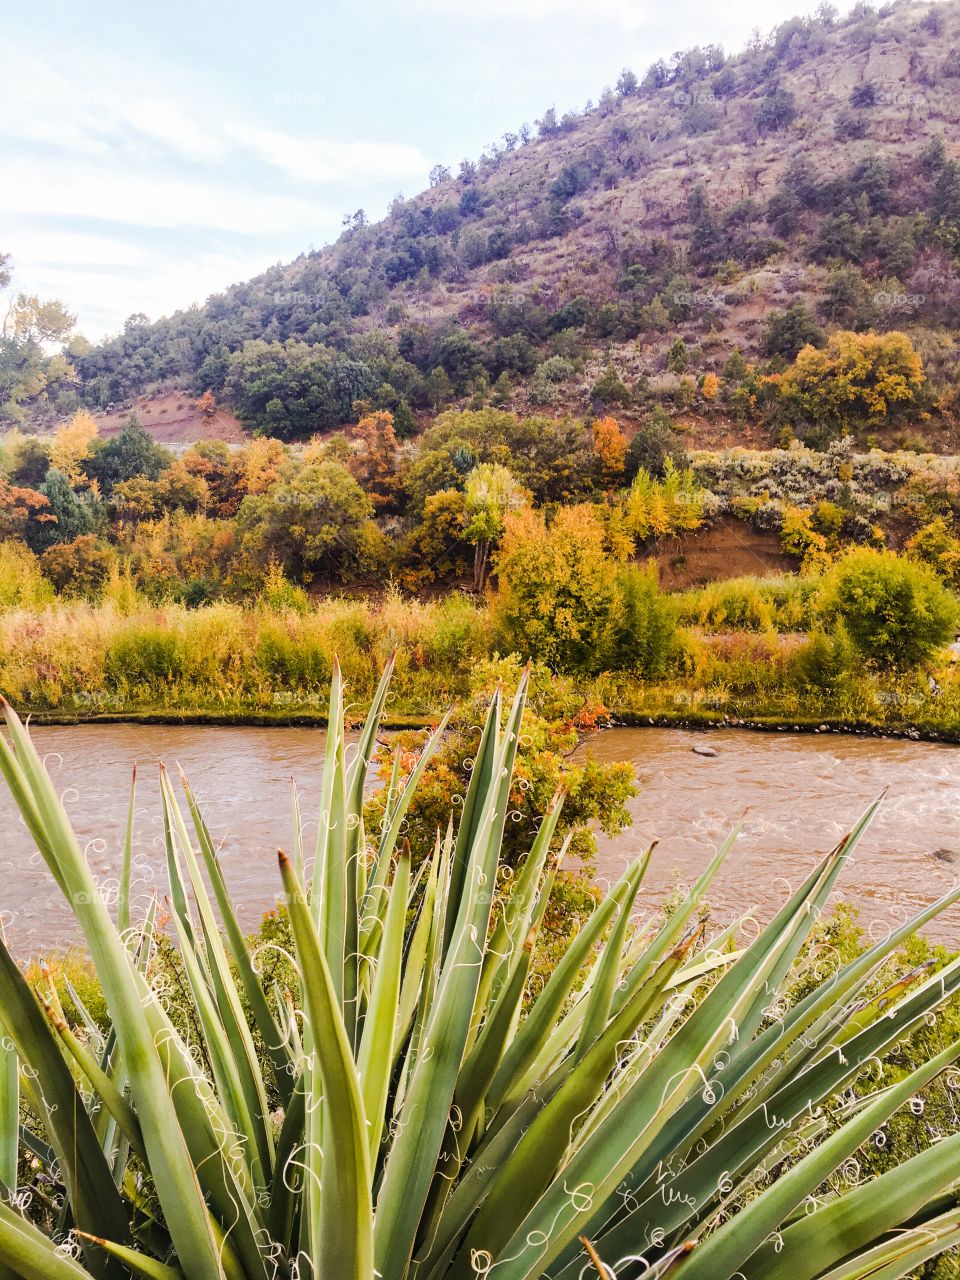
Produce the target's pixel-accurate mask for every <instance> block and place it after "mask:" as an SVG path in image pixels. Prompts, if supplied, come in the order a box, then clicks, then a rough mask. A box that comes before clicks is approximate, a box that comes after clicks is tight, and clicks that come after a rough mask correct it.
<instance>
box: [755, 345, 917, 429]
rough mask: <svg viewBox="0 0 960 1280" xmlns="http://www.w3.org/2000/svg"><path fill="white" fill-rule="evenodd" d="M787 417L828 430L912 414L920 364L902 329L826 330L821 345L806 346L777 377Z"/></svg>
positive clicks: (910, 415)
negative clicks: (883, 331) (823, 345)
mask: <svg viewBox="0 0 960 1280" xmlns="http://www.w3.org/2000/svg"><path fill="white" fill-rule="evenodd" d="M779 382H780V394H781V397H782V405H783V408H784V409H785V411H786V413H787V415H788V417H790V418H791V419H792V420H794V421H796V422H798V423H803V422H806V423H811V424H813V425H814V426H815V427H819V428H821V430H826V431H828V432H829V433H830V434H836V433H837V432H839V431H843V430H846V429H847V428H848V427H851V426H853V427H856V426H870V425H874V424H879V423H881V422H883V421H885V420H887V419H889V418H891V417H898V418H901V419H905V418H916V417H917V416H919V414H920V413H921V412H922V409H923V387H924V377H923V363H922V361H921V359H920V356H919V355H918V354H917V352H916V350H915V349H914V346H913V343H912V342H911V341H910V339H909V338H908V337H907V335H906V334H905V333H900V332H898V331H896V330H893V331H891V332H890V333H879V334H877V333H851V332H849V331H847V330H843V329H842V330H839V331H838V332H837V333H834V334H831V336H830V340H829V342H828V343H827V345H826V347H824V348H822V349H818V348H817V347H812V346H806V347H803V349H802V350H801V351H800V352H799V354H798V355H797V358H796V359H795V360H794V362H793V364H792V365H791V366H790V368H789V369H787V370H786V372H785V373H784V374H783V375H782V376H781V378H780V380H779Z"/></svg>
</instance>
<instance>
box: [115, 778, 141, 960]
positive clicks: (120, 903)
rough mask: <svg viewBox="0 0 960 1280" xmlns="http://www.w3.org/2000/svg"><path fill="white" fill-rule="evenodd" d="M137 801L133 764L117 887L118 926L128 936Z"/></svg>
mask: <svg viewBox="0 0 960 1280" xmlns="http://www.w3.org/2000/svg"><path fill="white" fill-rule="evenodd" d="M136 803H137V766H136V765H134V766H133V772H132V776H131V778H130V801H129V803H128V805H127V825H126V827H125V829H124V833H123V853H122V856H121V860H120V883H119V886H118V889H117V928H118V929H119V930H120V932H121V933H122V934H123V935H124V936H126V935H127V933H128V932H129V930H130V880H131V876H132V875H133V820H134V816H135V812H136Z"/></svg>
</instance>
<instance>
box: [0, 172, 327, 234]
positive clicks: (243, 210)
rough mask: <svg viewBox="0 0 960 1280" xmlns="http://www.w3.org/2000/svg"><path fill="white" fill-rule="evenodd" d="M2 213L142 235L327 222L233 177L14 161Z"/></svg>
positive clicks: (0, 202) (298, 201)
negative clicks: (79, 221)
mask: <svg viewBox="0 0 960 1280" xmlns="http://www.w3.org/2000/svg"><path fill="white" fill-rule="evenodd" d="M4 178H5V181H4V189H3V192H2V193H0V209H4V210H6V211H7V212H8V213H18V214H42V215H44V216H49V215H51V214H54V215H59V216H65V215H69V216H70V217H73V218H97V219H102V220H104V221H108V222H117V223H123V224H125V225H126V226H129V225H131V224H134V225H137V226H142V227H170V228H177V227H182V228H190V227H194V228H212V229H215V230H219V231H225V232H241V233H247V234H261V233H264V232H270V231H276V230H278V229H279V228H286V227H289V226H301V225H302V226H307V225H310V224H311V223H315V222H316V220H317V218H318V217H321V218H322V217H323V216H324V213H325V212H332V210H331V211H326V210H324V209H323V208H322V207H321V208H319V209H318V207H317V204H316V203H315V202H313V201H307V200H305V199H303V198H301V197H299V196H291V195H284V194H282V193H281V192H279V191H274V190H271V189H270V188H269V187H266V188H257V187H253V186H249V185H241V184H240V183H239V182H237V181H236V180H234V179H232V178H230V177H226V176H225V177H224V178H222V179H221V180H219V181H218V180H217V179H216V178H215V177H211V176H209V175H206V176H203V177H199V178H194V177H189V176H182V175H180V174H177V173H176V172H169V171H168V172H166V173H161V172H152V171H151V170H150V169H149V168H147V167H143V168H140V169H138V170H136V171H135V170H134V169H133V168H132V167H128V168H127V169H126V171H124V170H118V169H115V168H113V167H112V166H110V165H107V164H100V163H97V162H96V161H86V160H85V161H81V162H76V161H66V162H64V161H63V160H58V161H57V163H55V164H51V163H47V162H45V161H43V160H42V159H40V158H39V157H30V158H20V157H17V158H14V159H13V160H12V161H11V162H8V163H7V164H6V165H5V173H4Z"/></svg>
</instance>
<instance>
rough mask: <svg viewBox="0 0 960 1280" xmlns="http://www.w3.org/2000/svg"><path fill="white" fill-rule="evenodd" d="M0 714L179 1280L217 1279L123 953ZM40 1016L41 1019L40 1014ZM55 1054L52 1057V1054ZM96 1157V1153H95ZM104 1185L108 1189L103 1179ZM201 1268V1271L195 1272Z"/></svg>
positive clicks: (13, 727) (192, 1176)
mask: <svg viewBox="0 0 960 1280" xmlns="http://www.w3.org/2000/svg"><path fill="white" fill-rule="evenodd" d="M3 712H4V716H5V718H6V721H7V727H8V729H9V731H10V735H11V740H12V742H13V744H14V750H15V753H16V764H17V766H18V768H19V771H20V772H21V773H22V776H23V778H25V779H26V782H27V785H28V787H29V791H30V794H31V796H32V800H33V804H34V806H35V809H36V812H37V814H38V815H39V817H40V819H41V821H42V829H43V831H44V833H45V839H46V847H47V850H48V853H49V856H50V857H51V858H52V860H53V862H54V864H55V865H56V866H57V868H58V869H59V874H60V880H61V883H62V886H63V888H64V889H65V891H66V893H67V897H68V900H69V901H70V902H71V904H72V905H73V908H74V911H75V913H76V915H77V918H78V920H79V921H80V924H81V926H82V928H83V931H84V936H85V938H86V943H87V947H88V949H89V951H90V955H91V959H92V960H93V963H94V966H95V968H96V970H97V974H98V976H99V978H100V980H101V982H102V984H103V988H104V994H105V996H106V1000H107V1004H108V1007H109V1009H110V1014H111V1017H112V1019H113V1023H114V1026H115V1027H116V1029H117V1037H118V1041H119V1044H120V1047H121V1051H122V1053H123V1057H124V1062H125V1064H126V1068H127V1071H128V1073H129V1078H130V1087H131V1092H132V1093H133V1095H134V1098H135V1103H136V1106H137V1109H138V1113H139V1115H140V1117H141V1127H142V1129H143V1132H144V1141H145V1143H146V1146H147V1151H148V1154H149V1158H150V1168H151V1173H152V1175H153V1179H154V1183H155V1185H156V1189H157V1195H158V1197H159V1199H160V1201H161V1203H162V1205H163V1207H164V1214H165V1216H166V1219H167V1224H168V1226H169V1228H170V1232H171V1235H172V1237H173V1239H174V1241H175V1243H176V1247H177V1253H178V1255H179V1256H180V1258H181V1259H184V1258H186V1259H190V1263H189V1267H190V1270H188V1272H187V1275H188V1277H189V1280H192V1276H193V1274H194V1272H195V1273H196V1274H197V1275H200V1274H201V1272H203V1275H204V1280H213V1277H217V1276H221V1275H222V1268H221V1266H220V1262H219V1258H218V1256H217V1251H216V1248H215V1245H214V1240H213V1235H212V1232H211V1229H210V1222H209V1217H208V1213H207V1209H206V1205H205V1204H204V1201H203V1196H202V1194H201V1192H200V1188H199V1185H198V1183H197V1178H196V1173H195V1171H194V1165H193V1163H192V1161H191V1159H190V1155H189V1152H188V1149H187V1145H186V1142H185V1140H184V1137H183V1133H182V1131H181V1129H180V1125H179V1122H178V1119H177V1113H176V1108H175V1106H174V1104H173V1099H172V1098H171V1095H170V1092H169V1086H168V1082H167V1077H166V1075H165V1073H164V1070H163V1067H162V1065H161V1063H160V1059H159V1056H158V1053H157V1047H156V1044H155V1041H154V1039H153V1037H152V1035H151V1034H150V1030H149V1027H148V1025H147V1019H146V1016H145V1010H144V1007H143V1004H142V993H141V991H140V989H139V987H138V984H137V982H136V980H135V979H136V977H138V976H139V975H137V974H136V971H135V970H133V969H132V968H131V964H130V958H129V954H128V952H127V950H126V948H125V946H124V945H123V943H122V941H121V940H120V937H119V935H118V934H117V933H116V931H115V929H114V926H113V923H112V921H111V920H110V917H109V914H108V913H107V909H106V906H105V904H104V902H103V900H102V898H101V896H100V894H99V892H98V890H97V887H96V884H95V883H94V880H93V877H92V875H91V874H90V870H89V868H88V867H87V864H86V861H85V860H84V857H83V854H82V853H81V851H80V849H79V847H78V845H77V842H76V839H75V838H74V835H73V832H72V830H71V828H70V824H69V822H68V820H67V817H66V815H65V813H64V812H63V808H62V805H61V804H60V801H59V798H58V796H57V794H56V791H55V790H54V788H53V784H52V783H51V781H50V779H49V777H48V776H47V774H46V771H45V770H44V768H43V765H42V763H41V761H40V758H39V756H38V755H37V753H36V751H35V749H34V747H33V744H32V743H31V742H30V739H29V736H28V735H27V733H26V730H25V729H24V728H23V726H22V725H21V723H20V721H19V719H18V718H17V716H16V714H15V713H14V712H13V710H12V709H11V708H10V707H9V706H8V705H7V704H6V703H4V704H3ZM10 754H11V753H10V752H9V749H7V748H6V744H5V743H4V748H3V749H0V768H2V770H3V772H4V775H5V776H6V777H7V778H8V781H9V780H10V777H11V775H12V774H13V773H15V771H14V770H12V769H11V768H10ZM41 1017H42V1015H41ZM57 1053H58V1055H59V1050H57ZM101 1158H102V1153H101ZM110 1186H111V1187H112V1186H113V1182H112V1179H110ZM95 1234H97V1235H102V1236H104V1238H106V1239H121V1240H122V1239H123V1236H124V1234H125V1224H124V1226H119V1225H117V1226H114V1225H111V1226H110V1227H108V1228H107V1229H106V1230H104V1229H100V1230H96V1231H95ZM203 1268H206V1270H205V1271H203Z"/></svg>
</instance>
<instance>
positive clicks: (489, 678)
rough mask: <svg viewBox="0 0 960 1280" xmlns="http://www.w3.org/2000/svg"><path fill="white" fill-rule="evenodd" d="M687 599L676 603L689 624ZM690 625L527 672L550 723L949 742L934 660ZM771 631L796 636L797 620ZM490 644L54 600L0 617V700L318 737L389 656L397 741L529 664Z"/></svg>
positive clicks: (475, 624) (450, 615) (435, 630)
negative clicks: (655, 643)
mask: <svg viewBox="0 0 960 1280" xmlns="http://www.w3.org/2000/svg"><path fill="white" fill-rule="evenodd" d="M799 581H802V580H799ZM693 602H694V601H693V597H691V598H687V599H685V600H684V601H682V602H681V603H684V604H685V605H686V607H687V612H688V616H689V613H690V612H691V604H692V603H693ZM700 603H701V604H702V603H703V602H702V601H701V602H700ZM727 612H729V610H728V611H727ZM701 619H702V620H701V621H700V622H699V624H698V625H689V624H688V625H685V626H684V625H679V626H677V627H676V628H675V632H674V634H673V638H672V640H671V642H670V643H671V646H672V647H671V648H670V651H669V654H668V655H667V656H665V657H664V659H663V662H662V664H661V669H660V670H658V671H657V672H656V674H653V673H648V674H646V675H641V674H639V672H638V671H631V670H629V669H626V670H619V671H611V672H606V673H603V674H599V675H589V674H577V673H567V674H563V675H558V674H557V673H556V672H555V671H553V670H551V669H549V668H548V667H547V666H546V665H544V664H536V663H535V680H534V684H535V686H539V687H540V688H541V689H542V690H543V691H544V693H543V696H544V698H545V699H547V700H549V701H550V702H551V709H550V710H549V711H548V713H547V715H548V718H558V717H559V718H563V719H566V718H570V719H575V718H577V717H579V716H580V715H581V712H582V709H584V708H585V709H586V713H585V714H586V718H587V720H588V721H591V722H596V723H603V724H606V723H616V724H624V725H636V726H648V725H660V726H668V727H669V726H673V727H681V728H682V727H696V728H702V729H712V728H715V727H753V728H757V729H762V730H766V731H773V732H776V731H781V732H782V731H788V730H795V731H797V732H818V731H823V730H824V728H825V729H826V730H827V731H839V732H847V733H854V734H858V733H859V734H870V735H881V736H882V735H887V736H905V737H910V738H914V739H917V738H925V739H929V740H932V741H945V742H960V665H958V664H956V663H951V662H949V661H947V660H946V658H947V656H948V655H946V654H944V658H943V660H941V661H937V660H933V661H930V662H927V663H926V664H924V665H922V666H918V667H915V668H914V669H913V670H911V671H908V672H905V673H899V674H897V673H895V672H889V671H888V672H881V671H878V670H876V669H871V668H869V667H868V666H867V665H866V664H864V663H863V662H862V661H860V660H858V659H857V658H856V655H852V654H851V653H850V651H849V646H848V647H847V648H846V649H844V648H843V647H842V646H840V645H838V644H837V642H835V641H834V640H833V639H831V638H830V637H824V636H823V635H822V634H820V635H819V637H818V636H817V635H816V634H815V635H814V636H813V638H812V639H808V637H807V636H806V635H805V634H803V633H802V632H799V631H797V630H795V629H791V630H786V631H784V630H778V629H776V627H774V626H772V625H769V624H768V625H767V626H766V628H765V629H762V630H761V629H758V626H757V624H756V622H755V621H754V622H753V623H752V625H750V626H746V625H745V626H742V627H740V628H739V629H733V628H732V627H731V626H730V622H729V618H728V617H725V618H724V621H723V628H724V629H723V630H711V628H710V625H709V621H708V616H705V615H703V614H702V613H701ZM783 622H784V624H785V625H788V626H789V627H790V628H795V627H796V624H797V618H796V617H795V616H794V615H793V613H791V615H790V616H789V617H788V618H786V619H783ZM498 643H499V642H498V637H497V634H496V631H495V626H494V622H493V620H492V618H491V615H490V612H489V610H487V609H486V608H484V607H483V606H482V605H478V603H477V602H476V601H474V600H471V599H468V598H466V597H464V596H459V595H453V596H449V597H447V598H445V599H440V600H435V601H430V602H422V601H415V600H410V599H407V598H403V597H400V596H395V595H391V596H388V597H386V598H384V599H381V600H378V601H375V602H374V601H351V600H330V601H326V602H324V605H323V607H322V609H321V608H312V609H309V610H308V611H300V610H293V609H289V608H282V607H272V608H271V607H267V606H264V605H260V606H258V607H254V608H242V607H240V606H238V605H232V604H226V603H218V604H214V605H210V606H205V607H203V608H200V609H187V608H186V607H185V606H182V605H164V606H159V607H156V606H150V605H147V604H144V603H142V602H138V603H137V605H136V607H135V608H122V607H119V606H118V605H117V604H115V603H109V602H108V603H101V604H99V605H91V604H88V603H85V602H81V601H62V602H58V603H55V604H51V605H48V606H47V607H45V608H36V609H30V610H28V609H12V610H6V611H4V612H2V613H0V694H2V695H3V696H4V697H6V698H7V700H8V701H9V702H10V703H11V704H12V705H13V706H14V707H16V709H17V710H18V712H20V713H21V715H27V714H29V715H31V716H32V717H33V719H34V721H35V722H36V723H38V724H64V725H70V724H105V725H109V724H123V723H131V724H143V725H155V724H171V725H180V724H182V725H250V726H263V727H274V726H275V727H281V726H302V727H322V726H323V725H324V724H325V723H326V711H327V696H328V695H327V690H328V685H329V679H330V674H331V672H332V669H333V665H334V662H339V664H340V667H341V670H342V671H343V674H344V679H345V682H346V688H347V697H348V701H349V705H348V707H347V715H348V717H349V718H350V719H354V720H357V721H359V720H360V719H361V718H362V716H363V714H364V712H365V710H366V707H367V706H368V704H369V701H370V699H371V697H372V696H373V691H374V689H375V688H376V684H377V681H378V680H379V677H380V673H381V672H382V670H383V668H384V666H385V665H386V663H387V661H388V660H389V659H390V658H391V656H393V658H394V661H395V674H394V680H393V686H392V689H393V692H392V693H391V698H390V702H389V704H388V706H387V709H386V716H385V719H384V725H385V727H387V728H393V729H407V728H413V727H417V726H420V725H424V724H429V723H431V722H433V721H435V719H436V716H437V714H438V709H439V710H440V711H442V710H445V709H446V708H448V707H450V706H452V705H455V704H457V703H461V704H463V703H469V701H470V699H471V698H472V697H473V696H474V695H475V694H476V693H477V692H482V691H483V690H490V689H492V687H493V685H494V684H495V683H496V680H497V678H498V677H499V676H503V677H504V678H506V679H507V681H508V683H509V681H510V679H511V678H512V675H513V674H515V673H516V672H517V671H518V670H519V667H520V666H521V665H522V661H523V659H522V658H520V657H518V656H517V655H511V656H508V657H503V656H502V655H500V654H498V652H497V645H498ZM557 695H559V697H558V696H557Z"/></svg>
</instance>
